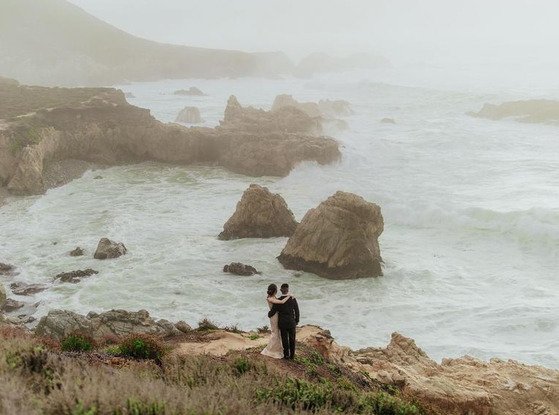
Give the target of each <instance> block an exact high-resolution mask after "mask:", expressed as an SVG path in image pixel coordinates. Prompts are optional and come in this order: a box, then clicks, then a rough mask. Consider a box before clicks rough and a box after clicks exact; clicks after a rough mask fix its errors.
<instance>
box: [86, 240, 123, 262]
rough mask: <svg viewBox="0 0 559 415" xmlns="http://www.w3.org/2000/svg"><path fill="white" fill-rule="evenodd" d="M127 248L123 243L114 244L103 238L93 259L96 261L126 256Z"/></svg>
mask: <svg viewBox="0 0 559 415" xmlns="http://www.w3.org/2000/svg"><path fill="white" fill-rule="evenodd" d="M126 252H127V249H126V247H125V246H124V244H123V243H122V242H114V241H111V240H110V239H108V238H101V239H100V240H99V243H98V244H97V249H96V250H95V254H93V258H95V259H111V258H118V257H120V256H122V255H125V254H126Z"/></svg>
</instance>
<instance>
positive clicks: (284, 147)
mask: <svg viewBox="0 0 559 415" xmlns="http://www.w3.org/2000/svg"><path fill="white" fill-rule="evenodd" d="M0 101H2V102H3V104H5V105H3V106H1V107H0V120H2V119H6V120H7V119H9V120H10V121H9V122H8V121H6V122H5V123H4V124H2V125H3V126H2V128H0V183H2V184H5V185H6V187H7V188H8V189H9V190H10V192H11V193H13V194H40V193H42V192H44V191H45V190H46V189H47V188H48V187H49V184H48V183H45V180H44V177H43V175H44V173H45V172H44V170H45V165H46V166H49V165H52V164H53V163H54V162H59V161H61V160H68V159H71V160H82V161H86V162H88V163H93V164H95V165H99V166H111V165H119V164H126V163H137V162H143V161H147V160H152V161H158V162H170V163H177V164H192V163H208V164H212V165H221V166H223V167H225V168H228V169H230V170H232V171H234V172H237V173H241V174H247V175H250V176H262V175H271V176H286V175H287V174H289V172H290V171H291V169H292V168H293V167H294V166H295V165H296V164H298V163H300V162H302V161H306V160H308V161H316V162H318V163H320V164H327V163H332V162H334V161H336V160H338V159H339V158H340V151H339V148H338V144H337V143H336V141H334V140H333V139H331V138H328V137H317V136H312V135H306V133H302V131H308V130H312V129H313V127H314V126H315V122H314V121H313V120H312V119H310V118H309V117H308V116H307V115H306V114H304V113H303V112H301V111H298V110H296V109H293V108H291V109H289V108H288V109H286V110H285V111H282V112H281V114H278V113H274V114H271V113H270V112H266V111H263V110H255V109H253V108H252V109H243V108H242V107H241V106H240V105H235V102H236V100H234V99H231V100H230V103H229V105H228V107H227V110H226V114H225V119H224V122H223V123H222V126H221V127H217V128H194V127H190V128H187V127H184V126H181V125H178V124H163V123H161V122H159V121H157V120H155V119H154V118H153V117H152V116H151V115H150V113H149V110H145V109H142V108H138V107H135V106H133V105H130V104H128V102H127V101H126V99H125V98H124V94H123V93H122V91H118V90H115V89H110V88H75V89H65V88H41V87H29V86H20V85H17V84H15V85H14V84H12V83H2V82H0ZM233 101H235V102H233ZM61 103H64V104H61ZM237 104H238V102H237ZM24 114H25V115H24ZM235 114H236V115H235ZM254 114H256V115H255V116H254V117H253V116H252V115H254ZM0 124H1V123H0ZM81 173H83V170H79V171H77V173H76V174H81ZM78 177H79V176H78Z"/></svg>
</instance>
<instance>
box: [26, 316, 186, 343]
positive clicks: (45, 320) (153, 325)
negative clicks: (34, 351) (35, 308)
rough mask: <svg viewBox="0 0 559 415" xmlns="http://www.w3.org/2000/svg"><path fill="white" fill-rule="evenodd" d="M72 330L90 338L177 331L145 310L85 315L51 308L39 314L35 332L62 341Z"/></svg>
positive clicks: (159, 333)
mask: <svg viewBox="0 0 559 415" xmlns="http://www.w3.org/2000/svg"><path fill="white" fill-rule="evenodd" d="M74 331H84V332H86V333H89V334H90V335H91V336H93V337H103V336H106V335H115V336H119V337H125V336H127V335H129V334H131V333H146V334H152V335H157V336H163V337H166V336H172V335H176V334H178V330H177V329H176V328H175V326H174V325H173V324H172V323H171V322H169V321H168V320H157V321H156V320H154V319H153V318H151V317H150V315H149V313H148V312H147V311H146V310H140V311H137V312H133V311H126V310H110V311H107V312H105V313H101V314H97V313H94V312H90V313H89V314H88V315H87V316H83V315H81V314H77V313H74V312H72V311H66V310H51V311H49V313H48V314H47V315H46V316H43V317H41V319H40V320H39V324H38V325H37V327H36V328H35V333H36V334H38V335H41V336H48V337H52V338H54V339H57V340H59V341H60V340H62V339H64V337H66V336H67V335H68V334H70V333H72V332H74Z"/></svg>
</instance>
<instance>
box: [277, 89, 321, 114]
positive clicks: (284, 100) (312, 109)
mask: <svg viewBox="0 0 559 415" xmlns="http://www.w3.org/2000/svg"><path fill="white" fill-rule="evenodd" d="M286 107H293V108H297V109H299V110H301V111H303V112H304V113H305V114H307V115H308V116H309V117H311V118H320V117H321V116H322V113H321V111H320V107H319V105H318V104H317V103H316V102H299V101H297V100H296V99H295V98H293V96H292V95H288V94H280V95H277V96H276V98H275V99H274V103H273V104H272V112H278V111H279V110H280V109H282V108H286Z"/></svg>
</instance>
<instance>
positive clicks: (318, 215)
mask: <svg viewBox="0 0 559 415" xmlns="http://www.w3.org/2000/svg"><path fill="white" fill-rule="evenodd" d="M383 230H384V220H383V217H382V214H381V211H380V207H379V206H378V205H376V204H374V203H370V202H367V201H365V200H364V199H363V198H362V197H360V196H357V195H355V194H352V193H347V192H341V191H339V192H336V194H334V195H333V196H331V197H329V198H328V199H326V200H325V201H324V202H322V203H321V204H320V205H319V206H318V207H317V208H315V209H310V210H309V211H308V212H307V214H306V215H305V217H304V218H303V220H302V221H301V223H300V224H299V226H297V228H296V229H295V233H294V234H293V235H292V236H291V237H290V238H289V240H288V241H287V244H286V246H285V248H283V251H282V252H281V254H280V256H279V257H278V260H279V261H280V262H281V264H282V265H283V266H284V267H285V268H287V269H295V270H301V271H307V272H312V273H315V274H317V275H319V276H321V277H326V278H332V279H351V278H361V277H373V276H379V275H382V269H381V262H382V259H381V256H380V248H379V244H378V237H379V236H380V234H381V233H382V231H383Z"/></svg>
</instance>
